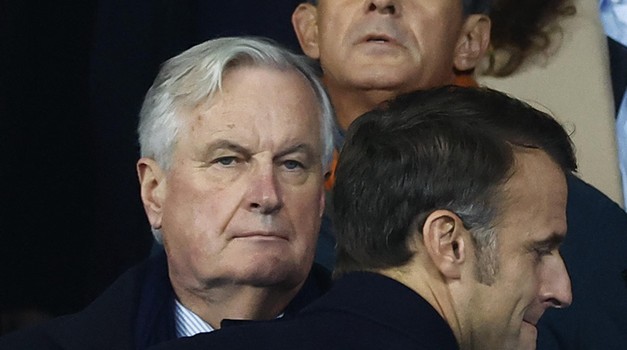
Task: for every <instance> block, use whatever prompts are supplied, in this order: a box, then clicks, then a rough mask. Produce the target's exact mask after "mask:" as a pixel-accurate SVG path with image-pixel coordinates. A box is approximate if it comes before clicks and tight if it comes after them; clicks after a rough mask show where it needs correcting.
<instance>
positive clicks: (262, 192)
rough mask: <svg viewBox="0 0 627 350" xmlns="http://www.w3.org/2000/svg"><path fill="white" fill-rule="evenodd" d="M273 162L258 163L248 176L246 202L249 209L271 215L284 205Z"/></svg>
mask: <svg viewBox="0 0 627 350" xmlns="http://www.w3.org/2000/svg"><path fill="white" fill-rule="evenodd" d="M275 172H276V170H275V169H274V165H273V164H256V166H255V167H254V168H253V169H251V172H250V174H249V178H248V182H249V183H248V191H247V193H246V199H245V200H246V203H245V205H246V206H247V207H248V210H250V211H254V212H258V213H260V214H264V215H269V214H272V213H274V212H276V211H278V210H279V209H281V208H282V207H283V201H282V199H281V195H280V190H279V184H278V182H277V178H276V173H275Z"/></svg>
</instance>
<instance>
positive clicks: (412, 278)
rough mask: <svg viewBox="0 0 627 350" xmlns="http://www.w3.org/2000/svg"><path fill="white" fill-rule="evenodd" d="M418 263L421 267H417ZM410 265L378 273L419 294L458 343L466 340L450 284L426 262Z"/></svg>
mask: <svg viewBox="0 0 627 350" xmlns="http://www.w3.org/2000/svg"><path fill="white" fill-rule="evenodd" d="M423 255H426V254H423ZM416 261H418V264H420V266H416V265H415V264H416ZM409 264H410V265H408V266H403V267H397V268H388V269H381V270H378V271H376V272H378V273H380V274H382V275H384V276H387V277H389V278H392V279H395V280H397V281H399V282H401V283H403V284H404V285H405V286H407V287H409V288H410V289H412V290H413V291H414V292H416V293H417V294H419V295H420V296H421V297H422V298H423V299H425V300H426V301H427V302H428V303H429V304H431V306H432V307H433V308H434V309H435V310H436V311H437V312H438V313H439V314H440V316H442V318H443V319H444V320H445V321H446V323H448V325H449V327H451V330H452V331H453V334H455V338H456V339H457V340H458V342H459V341H460V339H464V336H465V334H463V330H462V326H461V324H460V323H459V321H460V320H459V318H458V316H459V315H458V314H457V312H456V311H455V302H454V300H453V297H452V295H451V291H450V288H449V283H448V282H447V281H445V280H444V278H443V276H442V275H441V274H440V273H439V271H437V269H436V268H435V267H434V266H432V265H431V264H429V263H428V262H427V261H425V260H422V261H421V259H414V260H412V262H410V263H409ZM411 264H413V266H412V265H411Z"/></svg>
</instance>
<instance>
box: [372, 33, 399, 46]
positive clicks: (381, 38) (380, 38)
mask: <svg viewBox="0 0 627 350" xmlns="http://www.w3.org/2000/svg"><path fill="white" fill-rule="evenodd" d="M364 42H369V43H381V44H387V43H395V42H396V40H395V39H394V38H392V37H390V36H388V35H384V34H371V35H368V36H366V38H365V39H364Z"/></svg>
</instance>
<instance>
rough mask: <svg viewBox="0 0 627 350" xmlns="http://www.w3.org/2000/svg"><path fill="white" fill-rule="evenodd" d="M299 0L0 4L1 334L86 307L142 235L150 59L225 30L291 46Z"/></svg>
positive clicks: (141, 245) (145, 229)
mask: <svg viewBox="0 0 627 350" xmlns="http://www.w3.org/2000/svg"><path fill="white" fill-rule="evenodd" d="M299 2H300V1H299V0H273V1H263V2H260V1H252V0H229V1H222V2H218V1H212V0H206V1H190V0H177V1H174V0H167V1H166V0H136V1H113V0H103V1H95V0H84V1H19V0H11V1H9V0H0V203H1V206H0V259H1V260H0V334H2V333H6V332H7V331H10V330H13V329H16V328H18V327H21V326H23V325H28V324H33V323H36V322H38V321H40V320H42V319H46V318H49V317H53V316H57V315H60V314H65V313H70V312H75V311H78V310H80V309H82V308H83V307H85V306H86V305H87V304H88V303H89V302H90V301H92V300H93V299H94V298H95V297H96V296H97V295H98V294H100V293H101V292H102V291H103V290H104V289H105V288H106V287H107V286H108V285H109V284H110V283H111V282H112V281H113V280H115V278H116V277H117V276H118V275H119V274H121V273H122V272H123V271H125V270H126V269H128V268H129V267H130V266H132V265H134V264H136V263H137V262H139V261H141V260H143V259H144V258H145V257H146V256H147V255H148V254H149V251H150V248H151V246H152V236H151V234H150V229H149V226H148V224H147V220H146V218H145V216H144V212H143V208H142V206H141V201H140V198H139V186H138V182H137V177H136V174H135V162H136V160H137V158H138V145H137V141H136V140H137V137H136V133H135V128H136V125H137V114H138V111H139V108H140V106H141V102H142V99H143V96H144V94H145V92H146V90H147V89H148V87H149V86H150V84H151V83H152V80H153V79H154V77H155V75H156V73H157V71H158V68H159V64H160V63H161V62H163V61H164V60H166V59H167V58H169V57H171V56H174V55H176V54H178V53H180V52H181V51H183V50H185V49H187V48H188V47H190V46H192V45H194V44H197V43H200V42H202V41H204V40H207V39H210V38H214V37H218V36H225V35H262V36H268V37H271V38H274V39H275V40H277V41H279V42H281V43H283V44H284V45H286V46H288V47H290V48H293V49H294V50H298V46H297V42H296V38H295V36H294V34H293V31H292V28H291V24H290V17H291V13H292V11H293V9H294V8H295V7H296V5H297V4H298V3H299Z"/></svg>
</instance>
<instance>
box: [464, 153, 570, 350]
mask: <svg viewBox="0 0 627 350" xmlns="http://www.w3.org/2000/svg"><path fill="white" fill-rule="evenodd" d="M505 188H506V199H505V205H504V208H505V209H504V211H503V212H502V214H501V216H500V220H498V222H497V223H496V226H495V229H496V234H497V237H498V238H497V255H496V259H497V262H496V272H495V274H494V276H492V277H493V278H492V279H491V281H489V282H487V283H486V281H483V282H480V281H478V280H477V278H475V281H474V282H473V283H471V284H472V286H471V287H469V288H468V290H467V291H465V293H467V294H466V295H465V296H464V300H466V301H465V305H464V306H463V308H464V309H465V310H466V312H465V313H464V314H465V317H466V318H465V320H464V321H463V323H462V328H464V324H466V326H465V328H466V330H467V331H468V332H470V333H471V335H470V339H471V341H470V342H471V346H470V348H472V349H535V347H536V337H537V330H536V326H535V325H536V324H537V322H538V320H539V319H540V316H542V314H543V313H544V311H545V310H546V309H547V308H549V307H567V306H568V305H569V304H570V303H571V301H572V295H571V285H570V278H569V276H568V272H567V271H566V267H565V265H564V261H563V260H562V257H561V256H560V253H559V251H558V248H559V244H560V242H561V241H562V240H563V238H564V237H565V234H566V194H567V188H566V179H565V176H564V174H563V172H562V171H561V170H560V168H559V167H558V166H557V165H556V164H555V163H554V162H553V161H552V160H551V159H550V158H549V156H548V155H547V154H546V153H544V152H543V151H540V150H522V151H519V152H516V171H515V173H514V175H513V176H512V178H511V179H510V180H509V181H508V182H507V184H506V185H505ZM474 268H475V269H476V265H474ZM475 272H476V271H475ZM469 273H472V272H469ZM462 348H463V346H462Z"/></svg>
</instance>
